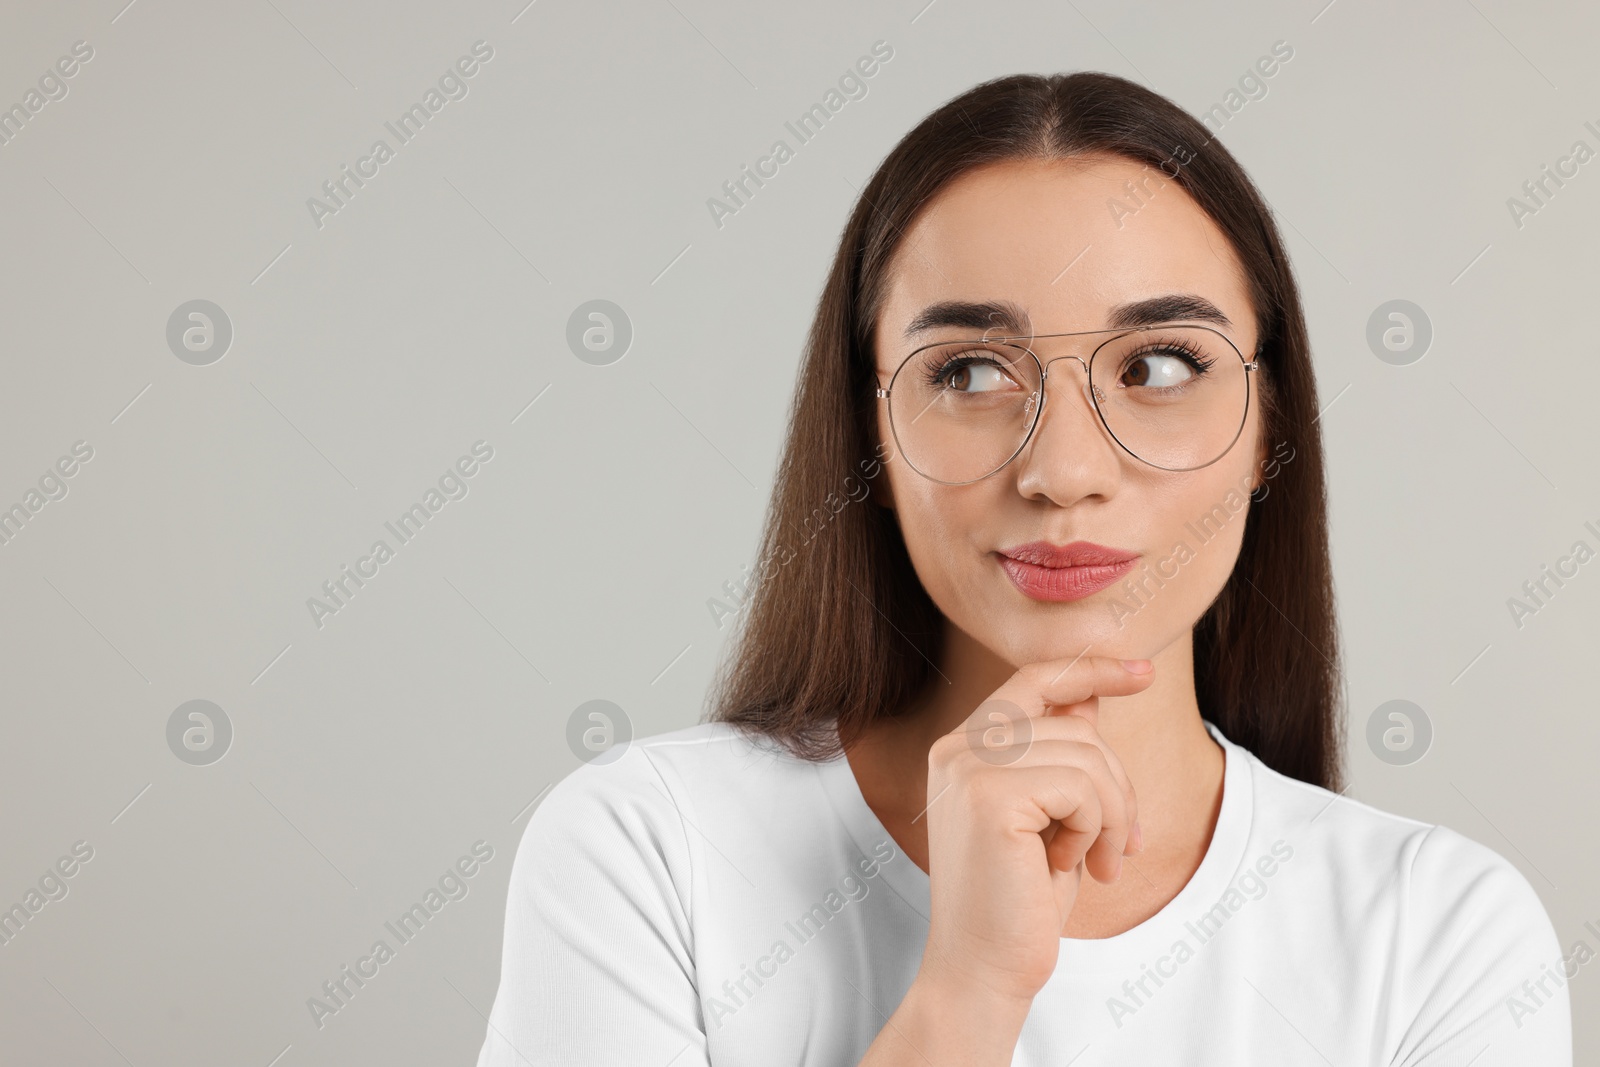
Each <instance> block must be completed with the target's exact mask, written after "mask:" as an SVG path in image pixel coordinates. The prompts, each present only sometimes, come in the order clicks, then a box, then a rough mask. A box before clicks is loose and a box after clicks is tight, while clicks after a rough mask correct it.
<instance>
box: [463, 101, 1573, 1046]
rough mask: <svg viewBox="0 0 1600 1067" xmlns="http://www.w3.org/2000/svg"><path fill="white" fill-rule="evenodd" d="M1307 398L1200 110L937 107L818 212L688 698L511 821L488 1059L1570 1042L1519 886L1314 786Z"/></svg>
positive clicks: (1312, 509) (1261, 263) (1323, 736)
mask: <svg viewBox="0 0 1600 1067" xmlns="http://www.w3.org/2000/svg"><path fill="white" fill-rule="evenodd" d="M1316 416H1317V404H1316V396H1315V385H1314V380H1313V374H1312V367H1311V362H1310V354H1309V348H1308V342H1307V337H1306V328H1305V323H1304V318H1303V315H1302V312H1301V307H1300V299H1299V294H1298V292H1297V290H1296V287H1295V283H1294V279H1293V277H1292V275H1291V272H1290V268H1289V262H1288V257H1287V255H1286V254H1285V252H1284V250H1283V247H1282V243H1281V241H1280V239H1279V236H1278V232H1277V229H1276V227H1275V225H1274V223H1273V221H1272V218H1271V215H1270V213H1269V212H1268V210H1267V208H1266V206H1265V204H1264V203H1263V201H1262V199H1261V197H1260V196H1259V194H1258V193H1257V192H1256V190H1255V188H1254V186H1253V185H1252V184H1251V182H1250V181H1249V179H1248V178H1247V177H1246V176H1245V174H1244V173H1243V171H1242V170H1241V169H1240V168H1239V166H1238V164H1237V163H1236V162H1235V161H1234V159H1233V158H1232V157H1231V156H1230V155H1229V154H1228V153H1227V151H1226V150H1225V149H1224V148H1223V147H1222V145H1220V144H1218V143H1216V142H1214V141H1212V140H1211V139H1210V138H1209V136H1208V135H1207V132H1206V130H1205V128H1204V127H1203V126H1202V125H1201V124H1200V123H1198V122H1196V121H1195V120H1194V119H1192V118H1191V117H1190V116H1188V115H1187V114H1185V113H1184V112H1182V111H1181V110H1180V109H1178V108H1177V107H1175V106H1174V105H1173V104H1172V103H1170V102H1169V101H1167V100H1165V99H1163V98H1161V97H1159V96H1157V95H1155V94H1153V93H1151V92H1149V91H1147V90H1145V89H1143V88H1141V87H1139V86H1137V85H1134V84H1132V83H1130V82H1128V81H1125V80H1123V79H1120V78H1116V77H1112V76H1109V75H1105V74H1099V73H1080V74H1073V75H1069V76H1055V77H1037V76H1020V75H1019V76H1014V77H1008V78H1001V79H998V80H995V81H991V82H988V83H985V84H983V85H980V86H978V87H976V88H974V89H972V90H971V91H969V92H967V93H966V94H964V95H962V96H960V97H958V98H956V99H955V100H952V101H950V102H949V103H947V104H946V105H944V106H943V107H941V108H939V109H938V110H937V111H935V112H934V113H933V114H932V115H930V116H929V117H928V118H927V119H926V120H925V121H924V122H922V123H921V124H920V125H919V126H918V127H917V128H916V129H914V130H913V131H911V133H910V134H909V135H907V136H906V138H905V139H904V140H903V141H902V142H901V143H900V144H899V145H898V146H896V148H895V149H894V151H893V152H892V153H890V155H889V157H888V158H887V159H886V160H885V161H884V163H883V164H882V166H881V167H880V168H879V169H878V171H877V173H876V174H875V175H874V176H873V178H872V180H871V181H870V183H869V184H868V185H867V186H866V188H865V189H864V190H863V192H862V195H861V197H860V201H859V203H858V204H857V205H856V208H855V211H854V213H853V214H852V216H851V218H850V221H849V224H848V226H847V227H846V229H845V231H844V234H843V239H842V241H841V243H840V247H839V250H838V254H837V256H836V258H835V260H834V264H833V269H832V273H831V274H830V276H829V278H828V282H827V287H826V289H825V291H824V293H823V296H822V300H821V304H820V307H819V309H818V313H817V316H816V320H815V324H814V326H813V329H812V333H811V337H810V344H809V347H808V350H807V353H806V357H805V364H804V366H803V367H802V368H801V374H800V380H799V391H798V394H797V396H796V399H795V404H794V408H793V411H792V417H791V420H790V425H789V433H788V439H787V445H786V450H785V453H784V458H783V462H782V465H781V468H780V471H779V477H778V483H777V486H776V489H775V491H774V496H773V501H772V505H771V510H770V513H769V517H768V524H767V528H766V532H765V537H764V540H763V546H762V562H761V566H760V568H759V570H758V573H757V581H756V584H755V587H754V591H753V593H752V596H751V599H750V600H749V601H748V603H747V606H746V608H745V618H744V620H743V629H742V631H741V633H740V638H739V643H738V645H737V649H736V653H735V655H734V656H733V658H731V659H730V660H729V661H728V663H727V664H726V666H725V670H724V673H723V674H722V676H721V677H720V679H719V688H718V694H717V702H716V708H715V714H714V716H713V718H712V719H711V721H708V722H704V723H701V724H700V725H698V726H695V727H692V728H689V729H684V730H679V731H676V732H673V733H668V734H665V735H661V736H657V737H653V738H649V739H645V740H643V741H639V742H635V743H634V744H632V745H631V746H629V747H628V748H626V749H625V750H623V751H622V752H621V753H620V754H619V753H617V752H615V751H614V752H612V753H610V754H609V755H608V758H607V759H606V760H604V761H597V762H594V763H590V764H588V765H586V766H584V767H581V768H580V769H579V770H578V771H576V772H575V773H573V774H572V775H570V776H569V777H567V778H566V779H565V780H563V781H562V782H561V783H559V784H558V785H557V786H556V788H555V789H554V790H552V791H551V793H550V795H549V796H548V797H547V799H546V800H545V801H544V803H543V804H542V806H540V807H539V808H538V809H537V811H536V812H535V814H534V816H533V817H532V820H531V822H530V824H529V826H528V828H527V830H526V832H525V835H524V837H523V840H522V843H521V846H520V849H519V851H518V853H517V858H516V860H515V863H514V869H513V873H512V876H511V887H510V899H509V901H508V904H507V913H506V934H505V947H504V962H503V970H502V978H501V985H500V991H499V995H498V997H497V999H496V1001H495V1005H494V1010H493V1015H492V1017H491V1020H490V1027H489V1031H488V1035H487V1040H486V1043H485V1045H484V1047H483V1051H482V1054H481V1056H480V1059H479V1064H480V1065H482V1067H487V1065H501V1064H504V1065H511V1064H514V1063H534V1064H539V1065H541V1067H542V1065H544V1064H619V1065H620V1064H628V1065H640V1064H645V1065H650V1064H660V1065H663V1067H666V1065H669V1064H670V1065H672V1067H688V1065H692V1064H701V1065H707V1064H713V1065H718V1067H722V1065H733V1064H741V1065H742V1064H752V1065H754V1064H759V1065H762V1067H770V1065H777V1064H816V1065H823V1064H826V1065H829V1067H835V1065H840V1064H861V1065H864V1067H891V1065H895V1067H898V1065H902V1064H904V1065H911V1064H919V1065H925V1064H937V1065H941V1067H942V1065H944V1064H962V1065H990V1064H996V1065H998V1064H1030V1065H1045V1064H1052V1065H1055V1064H1061V1065H1064V1064H1067V1063H1075V1064H1079V1065H1089V1064H1169V1063H1170V1064H1178V1063H1183V1064H1194V1063H1217V1064H1229V1065H1237V1064H1242V1063H1273V1064H1291V1063H1292V1064H1299V1063H1306V1064H1313V1063H1329V1064H1340V1065H1343V1064H1357V1063H1360V1064H1384V1065H1402V1064H1404V1065H1423V1064H1428V1065H1436V1067H1443V1065H1446V1064H1449V1065H1452V1067H1459V1065H1465V1064H1467V1063H1469V1062H1470V1063H1472V1064H1475V1065H1476V1067H1488V1065H1491V1064H1507V1065H1510V1064H1515V1065H1518V1067H1552V1065H1556V1064H1561V1065H1568V1064H1570V1063H1571V1056H1572V1053H1571V1034H1570V1026H1571V1023H1570V1009H1569V1006H1568V1000H1567V992H1566V988H1565V978H1564V976H1563V975H1562V974H1561V960H1560V950H1559V947H1558V944H1557V941H1556V938H1555V933H1554V930H1553V928H1552V926H1551V923H1550V921H1549V918H1548V917H1547V915H1546V913H1545V911H1544V909H1543V907H1542V905H1541V904H1540V901H1539V899H1538V897H1537V895H1536V894H1535V893H1534V891H1533V889H1532V888H1531V887H1530V886H1529V884H1528V882H1527V881H1526V879H1524V878H1523V877H1522V876H1521V874H1520V873H1519V872H1518V871H1517V870H1516V868H1515V867H1513V866H1512V865H1511V864H1510V863H1508V862H1507V861H1506V860H1505V859H1503V858H1502V857H1501V856H1500V855H1498V854H1496V853H1495V852H1493V851H1491V850H1490V849H1488V848H1486V847H1484V846H1482V845H1480V844H1477V843H1475V842H1473V841H1471V840H1469V839H1467V838H1466V837H1464V836H1462V835H1460V834H1458V833H1456V832H1454V831H1451V830H1449V829H1447V828H1445V827H1442V826H1432V825H1428V824H1426V823H1421V822H1417V821H1415V820H1412V819H1408V818H1404V817H1401V816H1398V815H1392V814H1388V813H1384V812H1381V811H1378V810H1375V809H1373V808H1371V807H1369V806H1367V805H1365V804H1362V803H1359V802H1357V801H1354V800H1351V799H1349V798H1345V797H1342V796H1341V795H1340V793H1341V791H1342V789H1341V787H1342V782H1341V780H1340V758H1339V752H1338V738H1339V737H1340V736H1341V734H1342V727H1341V724H1340V722H1339V719H1338V715H1337V712H1338V708H1339V699H1338V695H1337V690H1336V686H1337V683H1338V681H1339V670H1338V666H1337V659H1336V649H1335V637H1336V631H1335V621H1334V612H1333V598H1332V583H1331V578H1330V570H1329V555H1328V538H1327V525H1326V508H1325V503H1324V484H1323V466H1322V450H1321V445H1320V443H1319V440H1318V437H1317V429H1316ZM1085 874H1087V875H1088V876H1089V877H1087V878H1086V877H1084V875H1085Z"/></svg>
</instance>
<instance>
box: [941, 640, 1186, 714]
mask: <svg viewBox="0 0 1600 1067" xmlns="http://www.w3.org/2000/svg"><path fill="white" fill-rule="evenodd" d="M1140 662H1148V661H1140ZM1153 674H1154V672H1153V671H1145V672H1144V673H1142V674H1136V673H1134V672H1133V671H1131V670H1129V669H1128V668H1127V667H1125V666H1123V664H1122V661H1121V660H1118V659H1112V658H1110V657H1108V656H1080V657H1078V658H1077V659H1072V660H1047V661H1045V662H1042V663H1031V664H1028V665H1027V666H1024V667H1022V668H1020V669H1018V671H1017V672H1016V673H1015V674H1013V675H1012V676H1011V677H1010V678H1008V679H1007V680H1006V682H1005V684H1004V685H1002V686H1001V687H1000V688H999V689H996V690H995V691H994V692H993V693H992V694H990V696H989V699H988V700H986V701H984V703H983V704H980V705H979V706H978V708H977V709H975V710H974V711H973V713H972V716H970V718H969V721H980V722H981V721H983V720H984V719H986V718H988V717H989V716H990V715H992V713H993V711H994V708H993V707H986V705H1009V706H1010V707H1014V708H1016V709H1017V711H1018V712H1020V713H1021V714H1022V715H1026V716H1029V717H1043V716H1045V715H1048V714H1049V713H1050V712H1051V711H1052V710H1053V709H1055V708H1060V707H1064V706H1068V705H1072V704H1077V703H1080V702H1081V701H1084V700H1088V699H1089V698H1090V697H1093V696H1126V695H1128V694H1131V693H1137V692H1140V691H1141V690H1143V689H1145V688H1146V687H1148V686H1149V685H1150V682H1151V679H1152V676H1153ZM1005 713H1007V714H1010V712H1009V710H1007V711H1006V712H1005Z"/></svg>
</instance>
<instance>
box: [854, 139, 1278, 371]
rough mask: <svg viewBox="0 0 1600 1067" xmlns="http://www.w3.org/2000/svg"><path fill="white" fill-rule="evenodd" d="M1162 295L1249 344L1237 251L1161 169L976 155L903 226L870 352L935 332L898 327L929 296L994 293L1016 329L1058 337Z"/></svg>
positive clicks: (905, 346)
mask: <svg viewBox="0 0 1600 1067" xmlns="http://www.w3.org/2000/svg"><path fill="white" fill-rule="evenodd" d="M1175 294H1193V295H1195V296H1199V297H1202V298H1204V299H1205V300H1208V301H1210V302H1211V303H1212V304H1215V305H1216V306H1217V308H1219V309H1220V310H1221V311H1222V312H1223V313H1224V314H1225V315H1226V316H1227V317H1228V319H1230V320H1231V322H1232V325H1231V326H1220V325H1219V326H1216V328H1217V329H1219V330H1221V331H1222V332H1223V333H1225V334H1227V335H1228V336H1229V337H1230V338H1231V339H1232V340H1234V342H1235V343H1236V344H1239V345H1240V347H1241V348H1243V347H1244V344H1241V342H1246V343H1249V342H1252V341H1253V339H1254V337H1255V322H1254V318H1253V315H1252V309H1251V306H1250V299H1249V295H1248V289H1247V287H1246V283H1245V278H1244V272H1243V269H1242V267H1241V265H1240V264H1239V261H1238V257H1237V256H1236V255H1235V253H1234V252H1233V249H1232V247H1231V246H1230V245H1229V243H1228V240H1227V238H1226V237H1224V236H1223V234H1222V232H1221V230H1219V229H1218V228H1217V226H1216V224H1215V223H1214V222H1212V221H1211V219H1210V217H1209V216H1207V215H1206V213H1205V212H1204V211H1202V210H1201V209H1200V207H1199V205H1197V204H1196V203H1195V202H1194V200H1193V199H1191V198H1190V196H1189V194H1188V193H1187V192H1185V191H1184V190H1183V189H1182V188H1180V187H1179V186H1178V185H1177V183H1175V182H1173V181H1171V180H1170V179H1167V178H1166V176H1165V175H1163V174H1162V172H1161V170H1160V169H1158V168H1154V167H1149V168H1147V167H1145V166H1143V165H1142V164H1139V163H1134V162H1132V161H1130V160H1125V159H1122V158H1120V157H1103V156H1102V157H1092V158H1084V159H1074V160H1050V161H1040V160H1025V161H1006V162H1003V163H995V164H989V165H986V166H983V167H980V168H977V169H975V170H972V171H969V172H967V173H966V174H964V175H962V176H961V177H960V178H957V179H956V180H955V181H953V182H951V183H950V184H949V185H947V186H946V187H945V188H944V189H943V190H941V191H940V193H939V195H938V196H936V197H934V198H933V200H931V201H930V202H929V203H928V204H927V206H926V207H924V208H923V210H922V211H921V213H920V214H919V215H918V216H917V218H916V220H915V221H914V222H913V223H912V225H911V226H910V228H908V230H907V231H906V235H905V239H904V240H903V241H902V242H901V244H900V247H899V248H898V249H897V250H896V253H895V256H894V259H893V261H892V263H891V264H890V268H889V277H888V286H887V288H886V290H885V301H884V305H883V308H882V313H881V315H880V317H879V321H878V327H877V333H878V340H879V345H878V348H879V351H880V353H881V354H882V355H881V356H880V358H883V359H889V358H892V354H893V353H895V352H904V351H909V347H910V346H911V345H914V344H915V343H917V342H919V341H926V340H931V339H933V338H934V337H936V336H938V331H930V332H929V333H927V334H925V335H919V336H917V337H913V338H909V339H908V338H906V337H905V336H904V331H905V329H906V327H907V326H908V325H910V324H912V322H913V321H914V320H915V319H917V318H918V317H919V315H920V313H921V312H922V311H923V310H924V309H925V308H927V307H928V306H929V305H932V304H937V303H940V302H946V301H972V302H979V301H1007V302H1011V303H1014V304H1017V305H1019V306H1020V308H1021V310H1023V311H1024V312H1025V313H1026V315H1027V316H1028V320H1029V321H1028V322H1027V323H1025V324H1024V325H1025V327H1027V328H1026V329H1025V330H1024V331H1023V332H1028V330H1029V329H1031V330H1032V331H1033V332H1038V333H1066V332H1071V331H1075V330H1098V329H1102V328H1104V327H1106V326H1108V325H1111V324H1112V323H1111V315H1112V312H1113V310H1114V309H1115V308H1117V307H1119V306H1121V305H1124V304H1128V303H1132V302H1136V301H1142V300H1147V299H1150V298H1153V297H1164V296H1171V295H1175ZM1172 317H1173V318H1190V317H1191V316H1188V315H1173V316H1172ZM995 325H996V327H997V329H996V330H995V331H991V332H1002V330H1003V326H1004V324H1003V323H1000V322H996V324H995ZM945 332H946V333H948V332H949V331H948V329H947V330H946V331H945ZM958 332H963V333H965V332H976V333H981V332H982V328H979V329H978V330H976V331H969V330H961V331H958ZM1003 332H1010V331H1008V330H1004V331H1003Z"/></svg>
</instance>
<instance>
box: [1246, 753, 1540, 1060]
mask: <svg viewBox="0 0 1600 1067" xmlns="http://www.w3.org/2000/svg"><path fill="white" fill-rule="evenodd" d="M1233 751H1240V752H1245V754H1246V757H1247V759H1248V760H1249V762H1250V767H1251V775H1250V777H1251V781H1252V784H1253V792H1254V813H1255V820H1254V821H1255V822H1256V826H1255V828H1254V829H1255V831H1256V832H1258V833H1260V834H1261V835H1262V836H1263V837H1264V838H1265V839H1266V840H1267V841H1272V840H1274V839H1282V841H1284V842H1285V843H1286V844H1287V845H1288V846H1289V847H1292V848H1293V850H1294V856H1295V858H1294V861H1293V866H1294V867H1295V868H1296V869H1297V871H1298V874H1297V875H1296V876H1295V877H1296V878H1297V880H1298V885H1299V886H1300V887H1301V889H1303V891H1304V892H1305V894H1306V896H1304V897H1303V898H1301V899H1302V902H1303V903H1304V902H1310V901H1320V903H1318V904H1315V905H1314V906H1313V907H1312V908H1311V909H1309V910H1312V911H1315V912H1316V913H1317V914H1316V915H1315V916H1311V915H1306V916H1303V918H1304V919H1305V920H1306V921H1307V922H1308V923H1312V924H1313V925H1315V926H1321V927H1324V928H1330V927H1331V932H1332V933H1333V935H1334V936H1335V937H1336V939H1337V942H1336V943H1339V944H1341V945H1342V946H1344V949H1345V951H1347V952H1351V953H1354V954H1355V955H1356V956H1359V957H1361V958H1363V959H1365V961H1366V964H1359V963H1358V964H1357V965H1377V966H1378V967H1379V969H1380V970H1381V972H1382V974H1383V978H1382V981H1381V983H1380V984H1381V986H1382V987H1383V988H1384V989H1386V990H1387V993H1386V995H1385V1000H1386V1008H1387V1011H1388V1012H1389V1013H1391V1014H1390V1015H1389V1017H1390V1018H1392V1019H1393V1020H1395V1027H1396V1029H1395V1031H1394V1033H1393V1034H1392V1035H1391V1036H1392V1037H1393V1039H1394V1041H1395V1042H1396V1045H1395V1047H1396V1048H1397V1049H1398V1050H1399V1053H1400V1054H1399V1055H1397V1057H1396V1059H1395V1062H1397V1063H1401V1062H1403V1063H1413V1062H1432V1061H1431V1060H1428V1059H1426V1056H1425V1055H1424V1053H1427V1052H1437V1051H1438V1048H1436V1047H1435V1046H1436V1045H1438V1046H1439V1047H1444V1046H1445V1045H1448V1047H1450V1048H1455V1047H1456V1046H1457V1045H1460V1046H1461V1047H1466V1046H1467V1044H1469V1043H1471V1042H1472V1041H1477V1044H1476V1045H1474V1046H1473V1051H1476V1050H1477V1049H1479V1048H1481V1047H1483V1043H1484V1042H1485V1041H1490V1040H1495V1041H1499V1042H1501V1043H1502V1044H1509V1045H1510V1047H1516V1048H1528V1049H1537V1050H1538V1051H1539V1053H1540V1055H1543V1054H1544V1053H1545V1051H1547V1050H1554V1051H1556V1054H1557V1056H1558V1057H1559V1047H1560V1045H1561V1043H1562V1041H1563V1040H1570V1038H1565V1037H1564V1036H1563V1035H1564V1033H1568V1034H1569V1033H1570V1022H1569V1019H1570V1008H1569V1006H1568V999H1567V992H1566V988H1565V978H1564V977H1563V976H1562V973H1561V972H1562V958H1561V948H1560V943H1559V941H1558V939H1557V936H1556V931H1555V927H1554V925H1553V924H1552V922H1551V920H1550V916H1549V914H1548V912H1547V911H1546V909H1545V906H1544V903H1543V902H1542V900H1541V899H1540V897H1539V893H1538V891H1537V890H1536V889H1535V887H1534V885H1533V884H1532V883H1531V882H1530V881H1529V879H1528V877H1527V876H1525V875H1524V874H1523V873H1522V871H1521V870H1520V869H1519V868H1518V867H1517V865H1516V864H1514V863H1512V862H1511V860H1510V859H1508V858H1507V857H1506V856H1505V855H1503V854H1502V853H1501V852H1499V851H1497V850H1496V849H1494V848H1491V847H1489V846H1488V845H1485V844H1483V843H1482V842H1479V841H1476V840H1473V839H1472V838H1470V837H1468V836H1466V835H1465V834H1463V833H1461V832H1459V831H1456V830H1454V829H1451V828H1450V827H1448V826H1444V825H1441V824H1436V823H1429V822H1425V821H1423V820H1420V819H1414V818H1410V817H1408V816H1404V815H1399V814H1397V813H1394V812H1390V811H1384V810H1382V809H1380V808H1377V807H1374V806H1372V805H1370V804H1366V803H1363V802H1362V801H1359V800H1355V799H1353V798H1351V797H1348V796H1341V795H1339V794H1337V793H1334V792H1331V791H1330V790H1327V789H1323V788H1321V787H1319V786H1315V785H1311V784H1308V783H1306V782H1301V781H1298V780H1297V779H1293V778H1289V777H1287V776H1285V775H1283V774H1280V773H1278V772H1277V771H1274V770H1273V769H1271V768H1270V767H1268V766H1266V765H1265V764H1264V763H1262V762H1261V761H1260V760H1258V759H1256V757H1255V756H1254V755H1251V754H1249V753H1248V752H1247V750H1243V749H1240V748H1238V746H1235V748H1234V749H1231V750H1230V754H1231V753H1232V752H1233ZM1535 873H1537V872H1535ZM1541 1009H1543V1010H1541ZM1535 1013H1538V1014H1540V1016H1541V1018H1540V1019H1539V1020H1538V1024H1537V1026H1533V1025H1528V1024H1527V1017H1528V1016H1530V1015H1532V1014H1535ZM1448 1020H1455V1022H1454V1023H1452V1024H1450V1025H1452V1026H1454V1027H1455V1028H1456V1029H1455V1030H1454V1031H1451V1030H1450V1029H1449V1027H1447V1026H1446V1025H1445V1023H1446V1021H1448ZM1452 1033H1453V1036H1448V1037H1447V1036H1446V1035H1447V1034H1452ZM1517 1042H1522V1043H1524V1044H1517ZM1441 1043H1443V1044H1441ZM1494 1062H1496V1063H1499V1062H1501V1061H1498V1060H1496V1061H1494ZM1526 1062H1529V1063H1539V1064H1544V1063H1547V1062H1559V1058H1558V1059H1557V1060H1556V1061H1551V1060H1546V1059H1541V1058H1537V1057H1534V1056H1530V1057H1529V1058H1528V1059H1527V1061H1526Z"/></svg>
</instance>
